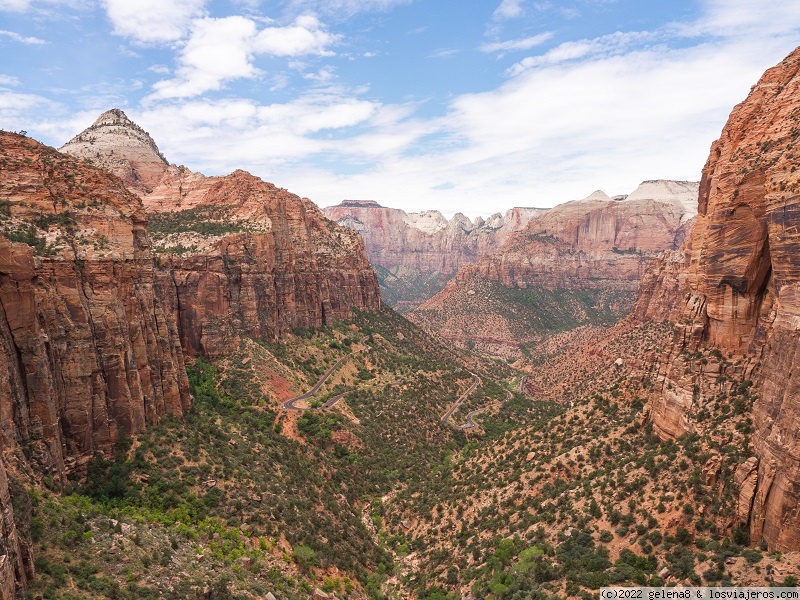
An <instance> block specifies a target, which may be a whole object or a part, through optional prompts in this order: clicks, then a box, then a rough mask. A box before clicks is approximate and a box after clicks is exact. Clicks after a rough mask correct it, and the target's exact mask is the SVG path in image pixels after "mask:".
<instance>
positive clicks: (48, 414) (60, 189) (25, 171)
mask: <svg viewBox="0 0 800 600" xmlns="http://www.w3.org/2000/svg"><path fill="white" fill-rule="evenodd" d="M0 165H2V168H0V198H2V207H0V228H1V229H0V233H2V235H0V308H1V309H2V310H0V419H2V425H3V426H2V438H0V443H1V444H2V452H3V456H4V457H5V459H6V460H8V459H9V458H10V457H11V456H12V455H13V454H14V453H15V452H20V451H21V450H23V449H24V452H25V456H26V458H27V459H28V460H31V461H32V462H33V463H35V464H36V465H37V468H38V469H40V470H41V471H43V472H44V473H46V474H50V475H51V476H52V477H53V478H54V479H55V480H56V481H59V480H62V481H63V479H64V477H65V475H66V474H67V473H69V472H70V471H72V470H73V469H76V468H80V467H82V466H83V465H85V463H86V461H87V460H88V459H89V457H90V456H91V455H92V454H93V453H94V452H98V451H100V452H109V451H110V450H111V448H112V446H113V445H114V443H115V442H116V440H117V439H118V438H119V437H120V436H121V435H122V434H130V433H134V432H138V431H141V430H142V429H143V428H144V427H145V425H146V424H148V423H155V422H156V421H158V420H159V419H160V418H161V417H162V416H165V415H182V414H183V413H184V411H186V410H187V409H188V408H189V406H190V398H189V393H188V384H187V380H186V373H185V371H184V364H183V353H182V350H181V347H180V344H179V342H178V336H177V329H176V327H175V324H174V321H173V320H172V319H170V318H169V314H168V312H167V310H166V307H165V304H164V303H163V302H162V299H161V298H160V296H159V295H158V294H157V293H156V292H155V286H154V280H155V278H154V273H153V261H152V257H151V254H150V248H149V242H148V236H147V219H146V215H145V213H144V210H143V209H142V206H141V201H140V200H139V198H138V197H137V196H135V195H133V194H131V193H130V192H128V191H127V190H126V189H125V188H124V187H123V186H122V184H121V182H120V181H119V180H118V179H116V178H115V177H112V176H109V175H108V174H106V173H105V172H104V171H101V170H99V169H97V168H94V167H91V166H89V165H87V164H85V163H83V162H80V161H77V160H75V159H74V158H72V157H68V156H66V155H63V154H59V153H57V152H56V151H54V150H53V149H52V148H49V147H46V146H43V145H41V144H39V143H37V142H35V141H33V140H29V139H27V138H25V137H22V136H18V135H15V134H10V133H2V134H0ZM6 464H7V465H8V464H9V463H6ZM14 464H17V461H16V460H15V461H14ZM6 483H7V477H6V474H5V470H2V471H0V510H2V533H3V539H4V540H5V541H6V544H5V546H4V547H5V548H6V551H7V552H8V554H7V555H6V556H5V558H3V559H2V561H3V562H2V564H0V572H1V573H2V574H4V575H8V573H9V572H10V569H11V567H10V566H9V565H11V566H14V567H15V570H16V582H17V585H20V584H22V583H24V571H25V569H27V570H28V571H30V568H31V566H30V564H29V560H27V561H24V560H23V561H22V562H21V560H20V557H23V558H24V557H26V556H27V558H28V559H29V558H30V557H29V555H27V554H26V552H25V549H24V547H20V545H19V543H17V542H15V540H19V539H20V536H19V535H18V534H17V533H16V532H15V528H14V525H13V515H12V511H11V510H10V505H9V503H8V501H7V500H8V495H9V494H8V487H7V485H6ZM21 564H23V565H24V567H25V569H22V571H20V565H21ZM6 583H7V580H6ZM5 585H6V584H5V583H4V584H3V586H0V587H3V588H5Z"/></svg>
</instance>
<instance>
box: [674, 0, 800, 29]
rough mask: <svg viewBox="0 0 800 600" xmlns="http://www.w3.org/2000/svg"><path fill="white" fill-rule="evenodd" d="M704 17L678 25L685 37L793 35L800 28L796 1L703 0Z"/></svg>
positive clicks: (798, 8) (799, 14)
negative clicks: (687, 35)
mask: <svg viewBox="0 0 800 600" xmlns="http://www.w3.org/2000/svg"><path fill="white" fill-rule="evenodd" d="M702 4H703V5H704V6H703V8H704V14H703V16H702V17H701V18H700V19H698V20H697V21H696V22H694V23H689V24H683V25H679V27H680V28H682V29H683V30H684V33H686V34H689V35H697V36H700V35H712V36H715V37H719V36H726V37H729V36H734V35H751V34H755V35H758V36H764V35H768V34H770V33H772V34H779V33H790V32H796V30H797V29H798V28H800V2H798V0H778V1H776V2H754V1H753V0H704V2H703V3H702Z"/></svg>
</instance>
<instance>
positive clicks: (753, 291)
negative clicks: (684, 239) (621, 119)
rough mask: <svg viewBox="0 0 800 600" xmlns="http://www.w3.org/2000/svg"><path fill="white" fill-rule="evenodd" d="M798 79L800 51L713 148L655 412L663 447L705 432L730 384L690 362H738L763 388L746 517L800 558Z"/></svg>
mask: <svg viewBox="0 0 800 600" xmlns="http://www.w3.org/2000/svg"><path fill="white" fill-rule="evenodd" d="M798 71H800V49H798V50H796V51H795V52H793V53H792V54H791V55H789V56H788V57H787V58H786V59H785V60H784V61H783V62H782V63H781V64H779V65H777V66H776V67H774V68H772V69H770V70H768V71H767V72H766V73H765V74H764V76H763V77H762V78H761V80H760V81H759V82H758V84H757V85H756V86H754V87H753V89H752V90H751V92H750V94H749V96H748V97H747V99H746V100H745V101H744V102H743V103H741V104H739V105H738V106H736V107H735V108H734V110H733V112H732V113H731V116H730V118H729V120H728V122H727V124H726V125H725V128H724V129H723V131H722V135H721V136H720V138H719V139H718V140H717V141H716V142H714V144H713V145H712V147H711V153H710V156H709V158H708V161H707V163H706V165H705V167H704V169H703V177H702V181H701V185H700V197H699V209H698V212H699V214H698V217H697V224H696V225H695V228H694V232H693V240H692V244H691V251H690V254H691V259H690V263H691V266H690V267H689V268H688V272H687V274H686V276H685V279H686V287H685V288H684V292H683V293H682V294H681V295H682V302H681V310H680V315H679V319H678V323H677V325H676V327H675V339H674V342H673V344H672V346H671V347H670V348H668V349H667V351H666V353H665V356H664V358H663V360H662V365H661V371H662V375H661V379H660V385H659V389H658V390H657V393H656V394H655V395H654V397H653V398H652V399H651V401H650V415H651V417H650V418H651V419H652V420H653V424H654V427H655V429H656V431H657V432H658V433H659V434H660V435H661V436H662V437H675V436H678V435H681V434H682V433H686V432H691V431H693V430H695V428H697V427H698V426H700V425H698V423H697V422H696V419H695V414H696V412H697V410H699V408H700V407H701V406H702V404H703V402H705V400H706V398H705V396H704V390H705V389H706V387H707V385H708V381H709V380H712V381H713V379H711V378H718V377H719V376H720V373H719V372H717V373H709V374H704V373H702V372H697V373H690V374H688V375H687V369H686V368H685V365H684V360H683V358H682V353H685V352H694V351H695V350H697V349H702V348H712V347H713V348H716V349H717V351H718V352H719V353H720V356H724V357H726V358H727V359H728V361H729V362H730V368H729V369H730V370H729V372H726V373H723V375H725V376H726V377H727V378H730V379H733V380H735V381H740V382H743V383H744V384H747V383H748V382H749V381H750V380H752V381H754V382H755V385H754V386H753V390H754V392H756V394H757V395H756V400H755V403H754V405H753V409H752V414H753V420H754V425H755V433H754V436H753V446H754V451H755V454H756V456H757V459H758V463H757V478H756V481H755V489H754V491H753V493H752V495H751V491H752V490H746V489H745V488H744V487H742V490H741V492H742V494H745V492H747V493H746V494H745V495H746V496H748V497H752V509H750V508H749V502H748V501H745V500H747V499H744V500H743V501H742V502H740V508H742V507H744V506H745V505H747V507H748V508H747V511H748V512H749V524H750V531H751V538H752V539H753V540H761V539H763V540H764V541H766V542H767V544H768V545H769V547H770V548H773V549H789V548H791V549H797V548H800V437H798V435H799V433H798V432H800V374H799V373H798V367H797V364H798V360H797V359H798V354H799V353H800V343H798V330H800V259H798V246H799V245H800V232H799V231H798V221H799V220H800V173H798V172H797V163H798V161H797V155H796V150H795V149H794V147H795V144H796V143H797V140H798V137H799V136H800V129H799V128H798V126H797V122H798V120H797V119H798V114H800V76H798ZM679 287H680V286H679ZM676 289H677V288H676ZM665 296H668V294H665ZM643 301H647V299H646V298H645V299H644V300H643ZM641 310H647V309H646V308H644V307H642V309H641ZM650 312H651V314H652V312H653V311H652V310H651V311H650ZM723 379H725V378H723ZM698 391H699V393H698ZM752 466H753V469H755V465H752ZM751 470H752V469H751ZM752 471H753V472H754V473H755V470H752ZM742 473H743V475H742V477H741V478H740V479H741V485H742V486H744V484H745V482H750V481H751V477H750V475H749V474H748V475H747V476H744V470H743V471H742ZM737 479H739V478H738V477H737ZM748 485H749V484H748ZM740 516H741V515H740ZM744 521H745V522H746V521H747V519H746V518H745V519H744Z"/></svg>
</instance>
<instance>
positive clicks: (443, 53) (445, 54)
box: [431, 48, 461, 58]
mask: <svg viewBox="0 0 800 600" xmlns="http://www.w3.org/2000/svg"><path fill="white" fill-rule="evenodd" d="M459 52H461V50H459V49H458V48H437V49H436V50H434V51H433V52H431V58H450V57H451V56H455V55H456V54H458V53H459Z"/></svg>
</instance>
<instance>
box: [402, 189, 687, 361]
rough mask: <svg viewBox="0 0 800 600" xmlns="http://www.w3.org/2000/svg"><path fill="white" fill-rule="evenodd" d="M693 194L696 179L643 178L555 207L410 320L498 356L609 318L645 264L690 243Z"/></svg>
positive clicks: (618, 311) (629, 299)
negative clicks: (628, 188)
mask: <svg viewBox="0 0 800 600" xmlns="http://www.w3.org/2000/svg"><path fill="white" fill-rule="evenodd" d="M697 192H698V184H697V183H693V182H683V181H664V180H659V181H645V182H643V183H642V184H641V185H639V187H638V188H637V189H636V190H634V191H633V192H632V193H631V194H630V195H628V196H626V197H624V198H622V197H620V198H618V199H612V198H610V197H608V196H607V195H606V194H604V193H603V192H601V191H597V192H594V193H593V194H591V195H590V196H588V197H587V198H585V199H583V200H577V201H572V202H567V203H565V204H561V205H559V206H556V207H555V208H552V209H550V210H548V211H546V212H544V213H542V214H540V215H537V216H535V217H533V218H531V219H530V220H529V221H528V222H527V224H526V225H525V227H524V228H523V229H522V230H520V231H516V232H513V233H510V234H509V235H508V237H507V238H506V239H505V241H504V242H503V243H502V245H500V247H499V248H498V249H497V250H495V251H494V253H492V254H488V255H485V256H483V257H482V258H481V259H480V260H478V261H477V262H475V263H473V264H465V265H464V266H462V267H461V269H460V270H459V271H458V273H457V274H456V275H455V277H454V278H453V279H452V280H450V281H449V282H448V283H447V285H446V286H445V288H444V289H443V290H442V291H441V292H440V293H439V294H437V295H436V296H433V297H432V298H430V299H429V300H427V301H425V302H423V303H421V304H420V305H419V306H418V307H416V308H415V309H414V310H413V311H411V312H410V313H409V314H408V317H409V318H410V319H411V320H412V321H413V322H415V323H417V324H419V325H421V326H423V327H425V328H426V329H428V330H429V331H431V332H436V333H437V335H440V336H442V337H444V338H446V339H448V340H452V341H454V342H455V343H457V344H459V345H461V346H472V347H478V348H481V349H483V350H484V351H487V352H490V353H493V354H497V355H500V356H504V357H518V356H519V355H520V349H522V351H523V353H524V348H525V347H527V346H529V345H531V344H536V343H539V342H540V341H542V339H544V338H545V337H547V336H548V335H550V334H552V333H557V332H558V331H562V330H564V329H565V328H571V327H573V326H576V325H579V324H586V323H592V322H596V323H605V324H608V323H610V322H612V321H613V320H614V319H616V318H619V317H621V316H623V315H625V314H627V312H628V311H629V310H630V309H631V307H632V303H633V296H634V293H635V291H636V290H637V288H638V286H639V282H640V280H641V279H642V278H643V277H645V273H646V271H647V266H648V265H649V263H650V261H652V260H653V259H654V258H655V257H657V256H658V255H659V254H660V253H661V252H662V251H673V252H676V251H677V250H678V248H679V247H681V245H682V244H683V243H684V241H685V240H686V239H687V236H688V235H689V233H690V232H691V230H692V226H693V224H694V217H695V214H696V202H697ZM548 313H552V314H549V315H548ZM477 315H479V317H478V318H476V316H477Z"/></svg>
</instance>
